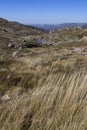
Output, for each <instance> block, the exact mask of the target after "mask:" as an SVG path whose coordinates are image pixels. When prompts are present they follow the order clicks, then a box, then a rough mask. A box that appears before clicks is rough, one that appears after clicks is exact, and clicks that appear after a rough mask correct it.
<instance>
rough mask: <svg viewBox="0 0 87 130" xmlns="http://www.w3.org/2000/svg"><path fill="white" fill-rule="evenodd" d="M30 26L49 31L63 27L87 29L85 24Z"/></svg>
mask: <svg viewBox="0 0 87 130" xmlns="http://www.w3.org/2000/svg"><path fill="white" fill-rule="evenodd" d="M32 26H34V27H37V28H41V29H44V30H47V31H50V30H57V29H63V28H65V27H68V28H71V27H78V26H80V27H85V28H87V23H63V24H56V25H55V24H54V25H51V24H44V25H41V24H33V25H32Z"/></svg>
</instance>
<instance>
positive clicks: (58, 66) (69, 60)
mask: <svg viewBox="0 0 87 130" xmlns="http://www.w3.org/2000/svg"><path fill="white" fill-rule="evenodd" d="M60 48H61V49H60ZM20 53H21V54H23V57H20V58H17V57H16V58H14V59H13V58H11V56H10V55H11V54H8V56H6V55H4V59H3V61H2V60H1V61H2V62H3V63H2V62H1V63H2V64H0V68H1V69H0V76H1V77H2V78H1V77H0V80H1V79H2V80H1V81H0V88H1V90H0V92H1V91H2V94H4V92H5V91H6V93H8V95H9V96H10V97H11V100H10V101H7V102H3V103H1V104H0V129H1V130H86V129H87V103H86V102H87V96H86V93H87V83H86V82H87V70H86V68H87V67H86V58H87V56H86V51H85V52H83V54H78V53H76V52H72V50H71V47H63V46H59V48H58V47H56V48H55V47H52V48H36V49H35V48H34V49H25V50H23V51H21V52H20ZM9 56H10V57H9Z"/></svg>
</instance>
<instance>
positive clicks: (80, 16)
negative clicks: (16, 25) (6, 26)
mask: <svg viewBox="0 0 87 130" xmlns="http://www.w3.org/2000/svg"><path fill="white" fill-rule="evenodd" d="M0 17H2V18H6V19H8V20H11V21H19V22H21V23H25V24H58V23H65V22H68V23H69V22H87V0H0Z"/></svg>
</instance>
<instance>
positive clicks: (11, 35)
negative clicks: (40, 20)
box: [0, 18, 45, 48]
mask: <svg viewBox="0 0 87 130" xmlns="http://www.w3.org/2000/svg"><path fill="white" fill-rule="evenodd" d="M44 33H45V32H44V31H43V30H41V29H38V28H35V27H32V26H27V25H23V24H20V23H18V22H10V21H8V20H5V19H2V18H0V47H4V48H6V47H7V46H8V47H20V46H21V47H22V46H26V45H25V44H27V46H29V45H28V44H30V46H32V44H33V43H34V44H36V41H35V38H36V37H38V36H41V35H42V34H44ZM35 46H38V44H37V45H35Z"/></svg>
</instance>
